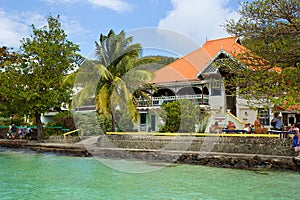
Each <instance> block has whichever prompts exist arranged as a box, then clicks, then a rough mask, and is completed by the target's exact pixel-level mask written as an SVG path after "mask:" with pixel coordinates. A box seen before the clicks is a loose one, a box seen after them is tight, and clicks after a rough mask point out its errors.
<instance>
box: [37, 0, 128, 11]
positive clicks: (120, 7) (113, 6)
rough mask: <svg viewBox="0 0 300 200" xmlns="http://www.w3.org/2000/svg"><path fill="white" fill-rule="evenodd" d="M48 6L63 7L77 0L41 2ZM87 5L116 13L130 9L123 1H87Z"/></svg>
mask: <svg viewBox="0 0 300 200" xmlns="http://www.w3.org/2000/svg"><path fill="white" fill-rule="evenodd" d="M43 1H45V2H47V3H50V4H64V5H71V4H74V3H76V2H78V1H79V0H43ZM86 2H87V3H89V4H91V5H92V6H93V7H102V8H108V9H110V10H113V11H116V12H120V13H122V12H126V11H130V10H131V9H132V7H131V5H130V4H129V3H127V2H125V1H124V0H87V1H86Z"/></svg>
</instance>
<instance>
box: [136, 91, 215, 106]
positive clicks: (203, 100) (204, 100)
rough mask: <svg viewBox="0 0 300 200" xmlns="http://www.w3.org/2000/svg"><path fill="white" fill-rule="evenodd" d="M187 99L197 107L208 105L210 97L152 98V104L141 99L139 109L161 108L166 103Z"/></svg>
mask: <svg viewBox="0 0 300 200" xmlns="http://www.w3.org/2000/svg"><path fill="white" fill-rule="evenodd" d="M183 99H187V100H190V101H192V102H194V104H196V105H208V104H209V95H202V94H198V95H177V96H161V97H152V98H151V102H150V103H149V102H147V100H145V99H140V100H139V101H138V104H137V105H136V106H137V107H151V106H161V105H162V104H163V103H164V102H172V101H175V100H183Z"/></svg>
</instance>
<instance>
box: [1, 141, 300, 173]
mask: <svg viewBox="0 0 300 200" xmlns="http://www.w3.org/2000/svg"><path fill="white" fill-rule="evenodd" d="M0 146H1V147H6V148H18V149H30V150H33V151H36V152H40V153H44V152H51V153H55V154H59V155H70V156H81V157H90V156H95V157H99V158H110V159H126V160H142V161H147V162H164V163H177V164H193V165H205V166H212V167H222V168H233V169H268V170H293V171H297V172H300V161H298V160H295V159H294V157H293V156H278V155H261V154H249V153H226V152H208V153H205V154H203V153H201V152H200V151H184V152H183V151H176V150H163V149H136V148H118V147H114V148H111V147H101V146H99V145H98V146H97V145H95V144H87V143H84V142H77V143H49V142H48V143H45V142H44V143H38V142H36V141H26V140H5V139H2V140H0Z"/></svg>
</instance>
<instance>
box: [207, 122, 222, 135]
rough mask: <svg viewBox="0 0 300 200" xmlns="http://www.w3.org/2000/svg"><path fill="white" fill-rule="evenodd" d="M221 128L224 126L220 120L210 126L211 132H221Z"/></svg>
mask: <svg viewBox="0 0 300 200" xmlns="http://www.w3.org/2000/svg"><path fill="white" fill-rule="evenodd" d="M221 130H222V127H221V126H219V123H218V121H215V123H214V124H212V125H211V126H210V127H209V132H210V133H219V132H221Z"/></svg>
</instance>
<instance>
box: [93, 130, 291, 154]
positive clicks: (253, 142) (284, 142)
mask: <svg viewBox="0 0 300 200" xmlns="http://www.w3.org/2000/svg"><path fill="white" fill-rule="evenodd" d="M292 143H293V141H292V138H283V139H280V138H261V137H188V136H184V137H183V136H181V137H166V136H141V135H102V136H100V137H99V139H98V146H99V147H109V148H132V149H166V150H177V151H201V152H225V153H247V154H262V155H278V156H294V155H295V152H294V150H293V147H292Z"/></svg>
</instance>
